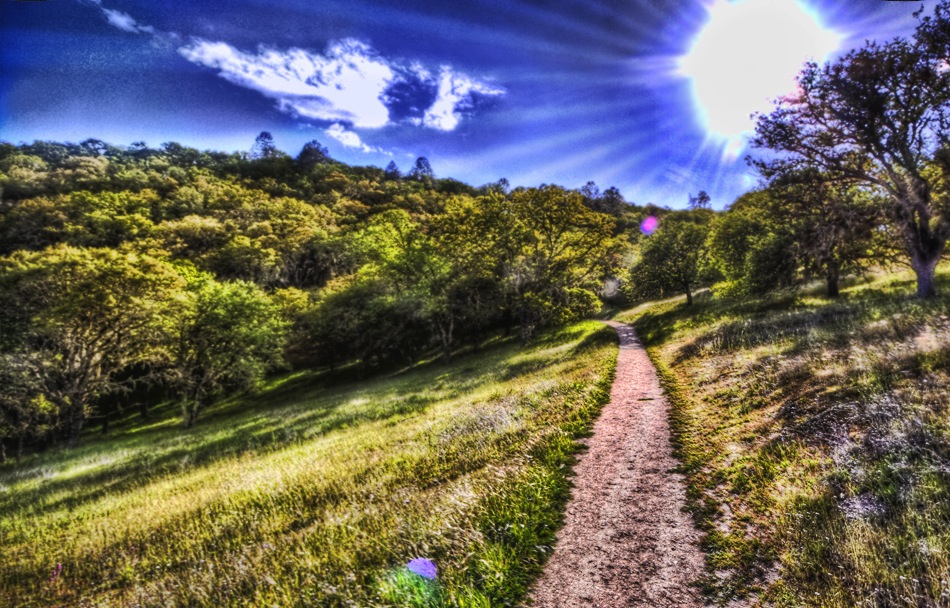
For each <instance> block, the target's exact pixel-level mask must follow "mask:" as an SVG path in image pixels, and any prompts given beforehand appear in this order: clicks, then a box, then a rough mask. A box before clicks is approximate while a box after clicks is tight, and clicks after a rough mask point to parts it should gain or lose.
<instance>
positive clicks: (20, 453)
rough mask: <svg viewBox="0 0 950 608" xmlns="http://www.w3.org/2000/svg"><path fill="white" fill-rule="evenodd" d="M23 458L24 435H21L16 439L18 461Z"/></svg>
mask: <svg viewBox="0 0 950 608" xmlns="http://www.w3.org/2000/svg"><path fill="white" fill-rule="evenodd" d="M21 458H23V434H22V433H21V434H20V436H19V437H17V439H16V459H17V460H20V459H21Z"/></svg>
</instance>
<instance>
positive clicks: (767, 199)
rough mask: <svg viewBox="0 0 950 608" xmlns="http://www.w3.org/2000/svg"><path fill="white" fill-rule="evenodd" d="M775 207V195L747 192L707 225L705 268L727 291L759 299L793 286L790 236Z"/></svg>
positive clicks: (793, 255) (793, 247) (794, 273)
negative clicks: (710, 269)
mask: <svg viewBox="0 0 950 608" xmlns="http://www.w3.org/2000/svg"><path fill="white" fill-rule="evenodd" d="M781 207H782V202H781V200H780V199H779V198H778V197H777V195H776V192H775V191H773V190H769V189H763V190H753V191H752V192H747V193H745V194H743V195H742V196H740V197H739V198H738V199H737V200H736V202H734V203H733V204H732V205H731V206H730V207H729V208H728V209H727V210H726V211H725V212H724V213H722V214H721V215H718V216H717V217H716V219H715V220H714V222H713V223H712V226H711V229H710V233H709V236H708V237H707V239H706V248H707V250H708V255H709V263H710V265H711V266H713V267H714V268H715V269H716V270H717V271H718V272H719V273H721V274H722V276H723V277H724V278H725V279H726V280H727V281H728V282H729V285H728V288H727V289H728V290H729V291H731V292H733V293H736V294H762V293H765V292H767V291H771V290H773V289H779V288H783V287H790V286H792V285H794V284H795V282H796V280H797V279H798V266H799V262H798V255H797V250H796V242H795V235H794V234H793V233H792V231H791V226H789V224H788V223H787V222H785V221H780V220H778V217H779V212H780V209H781Z"/></svg>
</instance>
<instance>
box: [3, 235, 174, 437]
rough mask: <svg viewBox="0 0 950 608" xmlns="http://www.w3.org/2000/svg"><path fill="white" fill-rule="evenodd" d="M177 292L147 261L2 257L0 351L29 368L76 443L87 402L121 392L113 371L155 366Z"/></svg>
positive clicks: (55, 253)
mask: <svg viewBox="0 0 950 608" xmlns="http://www.w3.org/2000/svg"><path fill="white" fill-rule="evenodd" d="M183 284H184V281H183V280H182V278H181V276H180V275H179V274H178V272H177V271H176V270H175V269H174V268H173V267H172V266H171V265H170V264H168V263H167V262H166V261H163V260H161V259H156V258H153V257H150V256H147V255H140V254H135V253H131V252H123V251H117V250H112V249H76V248H73V247H68V246H60V247H55V248H49V249H45V250H43V251H39V252H26V251H20V252H17V253H15V254H13V255H11V256H9V257H7V258H3V259H0V327H2V328H3V329H2V334H0V349H2V351H3V352H4V353H5V354H6V356H8V357H12V358H13V359H14V360H15V361H17V365H18V366H24V367H26V368H27V369H28V370H29V374H30V375H31V376H32V377H33V378H34V383H35V384H34V386H35V391H36V394H38V395H42V397H43V398H45V399H47V400H48V401H49V402H51V403H52V404H54V405H55V407H56V414H55V417H56V419H57V421H58V424H59V425H61V428H62V431H63V433H64V434H65V435H66V437H67V438H70V439H72V440H75V439H76V438H78V435H79V432H80V430H81V429H82V426H83V423H84V421H85V419H86V418H87V417H88V415H89V409H90V408H91V407H92V404H93V401H94V400H95V399H96V398H98V397H101V396H103V395H106V394H108V393H111V392H114V391H117V390H120V389H122V388H123V384H124V383H125V382H126V381H123V380H120V379H119V378H118V377H117V376H116V374H117V373H118V372H120V371H122V370H124V369H126V368H128V367H130V366H134V365H139V364H150V363H154V362H156V361H160V360H161V359H162V357H163V354H164V352H165V351H164V349H163V333H162V329H163V327H164V326H165V324H166V323H168V321H169V319H170V318H172V317H173V316H174V315H175V314H176V313H177V303H176V302H175V300H174V298H173V295H174V294H175V293H177V291H178V290H179V289H180V288H181V287H182V286H183ZM28 397H30V394H29V393H26V394H25V395H24V398H28Z"/></svg>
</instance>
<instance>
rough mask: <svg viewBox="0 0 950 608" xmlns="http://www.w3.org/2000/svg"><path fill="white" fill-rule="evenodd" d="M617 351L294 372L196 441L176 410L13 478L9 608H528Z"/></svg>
mask: <svg viewBox="0 0 950 608" xmlns="http://www.w3.org/2000/svg"><path fill="white" fill-rule="evenodd" d="M616 354H617V349H616V338H615V335H614V332H613V331H612V330H610V329H608V328H605V327H603V326H602V325H600V324H599V323H595V322H585V323H581V324H578V325H574V326H572V327H570V328H568V329H566V330H562V331H561V332H558V333H552V334H548V335H546V336H544V337H543V338H542V339H541V340H539V341H538V342H536V343H535V345H534V346H532V347H530V348H528V349H522V348H520V347H517V346H515V345H513V344H511V343H500V344H496V345H495V346H493V347H491V348H488V349H486V350H484V351H482V352H480V353H476V354H473V355H470V356H467V357H464V358H461V359H459V360H458V361H457V362H456V363H454V364H452V365H444V364H427V365H422V366H418V367H416V368H414V369H412V370H409V371H405V372H403V373H399V374H395V375H388V376H384V377H376V378H372V379H369V380H365V381H357V382H352V383H347V384H337V385H332V384H330V383H328V381H327V379H326V378H324V377H322V376H319V375H314V374H308V373H299V374H295V375H290V376H286V377H282V378H280V379H278V380H275V381H273V382H271V383H270V384H269V385H268V387H267V388H266V389H265V390H264V391H263V392H262V393H260V394H259V395H256V396H253V397H243V398H240V399H232V400H230V401H227V402H224V403H222V404H219V405H218V406H215V408H213V409H212V410H210V411H209V415H208V417H207V418H206V419H205V420H204V421H202V422H201V423H199V424H198V425H197V426H196V427H195V428H193V429H189V430H183V429H182V428H181V423H180V418H179V417H178V416H177V412H175V411H173V410H165V411H164V417H162V416H159V417H158V418H157V419H155V420H154V421H151V422H149V423H148V424H144V425H138V426H137V425H135V424H129V425H127V426H126V427H124V428H120V429H119V430H114V431H113V433H112V434H111V435H110V436H107V437H103V438H99V437H94V436H87V437H86V439H85V441H84V443H83V444H82V445H81V446H80V447H79V448H76V449H71V450H51V451H48V452H46V453H42V454H38V455H33V456H29V457H26V458H24V459H23V460H22V461H21V462H19V463H8V464H5V465H3V466H2V467H0V549H2V555H3V558H2V559H3V567H2V568H0V604H2V605H16V606H19V607H28V606H80V605H81V606H110V605H115V606H119V605H121V606H173V605H179V606H185V605H187V606H265V605H266V606H271V605H280V606H293V605H306V606H392V605H398V606H407V605H408V606H427V605H436V604H438V605H447V606H489V605H491V606H499V605H512V604H514V603H517V602H518V601H519V600H520V599H521V598H522V597H523V594H524V592H525V590H526V586H527V584H528V583H529V581H530V580H531V578H532V577H533V576H534V575H535V574H536V573H537V572H538V570H539V567H540V566H539V564H540V563H541V561H542V560H543V559H544V557H545V555H546V553H547V552H548V551H549V549H550V545H551V543H552V540H553V534H554V530H555V529H556V526H557V522H558V521H559V517H560V511H561V508H562V507H563V503H564V501H565V499H566V496H567V489H568V481H567V473H568V471H569V468H568V467H567V466H566V465H569V464H570V462H571V460H572V454H573V453H574V452H575V451H576V449H577V443H576V442H575V438H576V437H577V436H578V435H579V434H582V433H584V432H585V431H586V430H587V429H588V428H589V426H590V424H591V422H592V419H593V417H594V416H595V415H596V413H597V412H598V410H599V408H600V406H601V405H602V404H603V403H604V402H605V401H606V399H607V397H608V395H609V387H610V383H611V380H612V375H613V369H614V365H615V362H616ZM157 413H158V414H162V410H157ZM417 557H426V558H430V559H432V560H433V561H434V562H435V563H436V565H437V567H438V569H439V574H438V579H437V581H436V582H434V583H426V582H425V580H424V579H422V578H420V577H417V576H415V575H412V576H409V575H407V571H406V570H405V566H406V564H407V562H408V561H409V560H411V559H413V558H417Z"/></svg>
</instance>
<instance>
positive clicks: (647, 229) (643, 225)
mask: <svg viewBox="0 0 950 608" xmlns="http://www.w3.org/2000/svg"><path fill="white" fill-rule="evenodd" d="M659 225H660V220H658V219H657V218H655V217H654V216H652V215H650V216H647V218H646V219H645V220H643V221H642V222H640V232H642V233H643V234H646V235H650V234H653V233H654V232H656V229H657V226H659Z"/></svg>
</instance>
